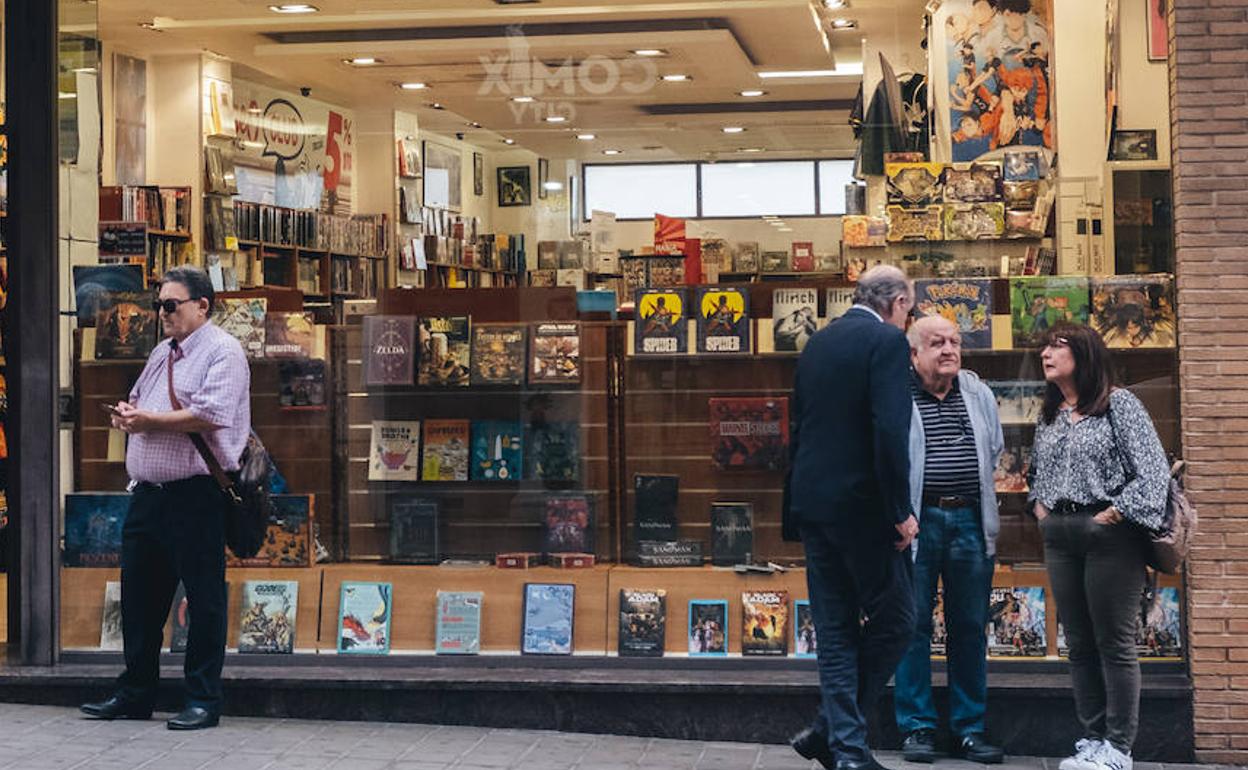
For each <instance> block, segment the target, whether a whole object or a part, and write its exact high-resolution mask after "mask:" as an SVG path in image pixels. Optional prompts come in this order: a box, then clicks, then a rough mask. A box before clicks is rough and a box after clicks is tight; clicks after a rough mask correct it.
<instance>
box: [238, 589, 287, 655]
mask: <svg viewBox="0 0 1248 770" xmlns="http://www.w3.org/2000/svg"><path fill="white" fill-rule="evenodd" d="M298 608H299V583H298V581H295V580H248V581H246V582H244V583H243V608H242V619H241V620H240V622H239V627H238V651H239V652H241V653H270V654H272V653H279V654H290V653H293V652H294V651H295V619H296V612H297V610H298Z"/></svg>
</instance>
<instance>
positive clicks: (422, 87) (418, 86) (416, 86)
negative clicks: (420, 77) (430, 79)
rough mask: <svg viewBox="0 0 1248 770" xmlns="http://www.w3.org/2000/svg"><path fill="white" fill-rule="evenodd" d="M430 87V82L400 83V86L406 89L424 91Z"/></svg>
mask: <svg viewBox="0 0 1248 770" xmlns="http://www.w3.org/2000/svg"><path fill="white" fill-rule="evenodd" d="M428 87H429V84H428V83H399V88H402V89H403V90H404V91H424V90H425V89H426V88H428Z"/></svg>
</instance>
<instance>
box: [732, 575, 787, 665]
mask: <svg viewBox="0 0 1248 770" xmlns="http://www.w3.org/2000/svg"><path fill="white" fill-rule="evenodd" d="M741 620H742V625H741V654H742V655H780V656H784V655H787V654H788V652H789V592H788V591H745V592H743V593H742V594H741Z"/></svg>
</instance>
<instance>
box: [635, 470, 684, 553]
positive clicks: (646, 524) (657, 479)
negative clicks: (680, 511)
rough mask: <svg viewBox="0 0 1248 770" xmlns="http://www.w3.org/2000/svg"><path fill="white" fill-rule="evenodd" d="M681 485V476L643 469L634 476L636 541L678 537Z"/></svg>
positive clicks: (664, 539)
mask: <svg viewBox="0 0 1248 770" xmlns="http://www.w3.org/2000/svg"><path fill="white" fill-rule="evenodd" d="M679 489H680V477H679V476H673V475H661V474H644V473H638V474H636V475H635V476H633V505H634V512H633V526H634V527H635V532H634V534H635V536H636V540H637V542H641V541H643V540H658V541H670V540H675V539H676V533H677V525H676V501H677V497H678V494H679Z"/></svg>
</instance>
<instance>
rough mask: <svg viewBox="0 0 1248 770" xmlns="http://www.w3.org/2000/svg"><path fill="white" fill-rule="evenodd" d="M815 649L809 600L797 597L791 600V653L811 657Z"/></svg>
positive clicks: (815, 643)
mask: <svg viewBox="0 0 1248 770" xmlns="http://www.w3.org/2000/svg"><path fill="white" fill-rule="evenodd" d="M817 651H818V642H817V640H816V636H815V616H814V615H813V614H811V611H810V600H809V599H798V600H796V601H794V602H793V655H794V657H798V658H813V657H815V655H816V654H817Z"/></svg>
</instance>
